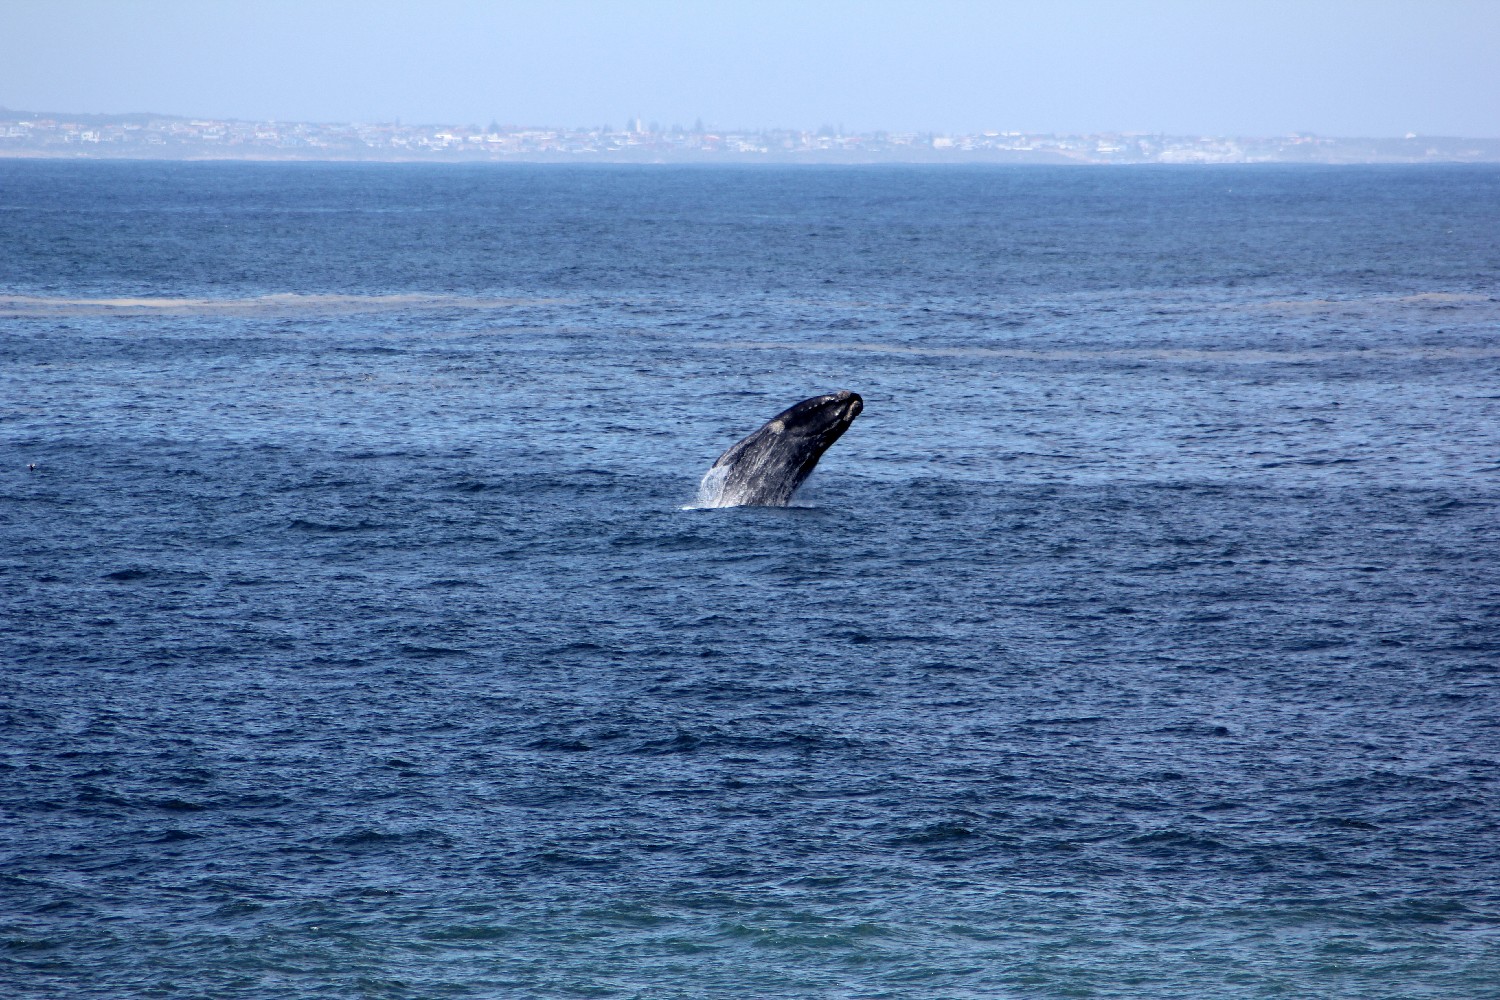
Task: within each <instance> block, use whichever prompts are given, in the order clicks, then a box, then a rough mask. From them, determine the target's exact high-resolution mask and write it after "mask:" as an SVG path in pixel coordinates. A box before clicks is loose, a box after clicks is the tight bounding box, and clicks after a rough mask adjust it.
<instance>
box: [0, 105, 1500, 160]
mask: <svg viewBox="0 0 1500 1000" xmlns="http://www.w3.org/2000/svg"><path fill="white" fill-rule="evenodd" d="M0 157H5V158H12V159H14V158H83V159H158V160H264V161H281V160H286V161H295V160H336V161H371V162H397V163H402V162H424V163H425V162H464V163H473V162H517V163H758V162H764V163H851V164H852V163H1087V164H1109V163H1201V164H1206V163H1326V164H1355V163H1500V139H1466V138H1457V137H1434V136H1417V135H1412V134H1408V135H1406V136H1403V137H1401V138H1364V139H1360V138H1329V137H1325V136H1315V135H1307V134H1292V135H1285V136H1274V137H1226V136H1196V135H1194V136H1178V135H1159V134H1144V133H1138V132H1110V133H1100V134H1097V135H1054V134H1042V133H1033V132H975V133H969V134H963V135H946V134H942V133H934V132H859V133H846V132H843V131H842V130H838V129H832V128H824V129H819V130H817V131H804V130H798V129H764V130H746V129H728V130H721V129H712V128H704V127H703V126H702V125H701V124H697V125H694V126H693V127H692V128H681V127H678V126H672V127H669V128H662V127H660V126H658V125H655V124H654V123H653V124H650V125H646V124H644V123H642V122H641V121H639V120H633V121H632V122H630V123H629V124H628V126H627V127H625V128H622V129H615V128H612V127H610V126H601V127H598V128H524V127H519V126H514V125H500V124H498V123H493V122H492V123H491V124H490V125H489V126H487V127H484V128H481V127H479V126H477V125H466V126H461V125H402V124H400V123H399V122H396V123H389V124H320V123H312V122H270V121H267V122H249V121H237V120H232V119H209V118H182V117H175V116H170V115H153V114H132V115H83V114H57V113H49V114H41V113H24V112H18V111H9V110H6V109H3V108H0Z"/></svg>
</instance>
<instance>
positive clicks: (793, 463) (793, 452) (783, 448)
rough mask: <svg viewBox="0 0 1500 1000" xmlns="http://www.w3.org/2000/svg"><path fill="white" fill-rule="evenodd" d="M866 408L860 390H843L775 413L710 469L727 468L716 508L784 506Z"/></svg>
mask: <svg viewBox="0 0 1500 1000" xmlns="http://www.w3.org/2000/svg"><path fill="white" fill-rule="evenodd" d="M864 407H865V401H864V400H863V399H862V398H860V395H859V393H857V392H850V391H849V390H847V389H840V390H839V391H838V392H831V393H828V394H827V395H826V396H814V397H812V398H811V399H804V400H803V401H802V402H800V403H798V404H797V405H795V406H792V407H789V408H788V409H785V410H783V411H781V412H780V413H778V414H776V416H774V417H772V418H771V419H770V420H768V421H766V423H765V426H763V427H761V428H760V430H758V431H756V432H755V433H753V434H751V435H749V436H748V437H745V438H744V439H742V440H741V441H739V442H738V443H736V444H734V445H733V446H731V447H730V449H729V450H728V451H726V452H724V454H722V455H720V456H719V458H718V461H716V462H714V464H713V465H712V466H710V467H709V473H710V474H712V473H713V470H715V469H721V468H722V469H725V470H726V471H725V473H724V480H723V486H722V488H721V489H720V490H719V492H718V496H717V497H716V498H715V502H714V506H719V507H732V506H755V507H785V506H786V505H787V504H788V503H789V502H790V501H791V499H792V494H794V493H796V492H797V487H799V486H801V485H802V483H803V482H804V481H805V480H806V479H807V477H808V476H809V475H811V474H812V471H813V467H814V466H816V465H817V464H818V459H820V458H822V457H823V453H824V452H825V451H827V450H828V449H829V448H830V447H831V446H832V445H833V443H834V442H835V441H837V440H838V439H839V438H840V437H841V436H842V435H843V433H844V432H845V431H846V430H848V429H849V425H850V424H852V423H853V422H854V418H855V417H857V416H859V415H860V413H861V412H862V411H863V410H864Z"/></svg>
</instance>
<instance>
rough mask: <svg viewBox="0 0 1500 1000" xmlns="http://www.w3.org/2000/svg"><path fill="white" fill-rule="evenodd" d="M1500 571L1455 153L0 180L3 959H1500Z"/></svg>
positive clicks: (492, 989) (699, 963)
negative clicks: (1176, 163)
mask: <svg viewBox="0 0 1500 1000" xmlns="http://www.w3.org/2000/svg"><path fill="white" fill-rule="evenodd" d="M836 388H848V389H853V390H856V391H858V392H859V393H861V394H862V395H863V396H864V398H865V412H864V415H863V416H861V417H860V419H859V420H858V421H857V422H856V423H855V425H854V426H853V428H852V429H851V430H850V431H849V433H848V434H846V435H845V436H844V438H843V439H842V440H841V441H840V442H839V443H838V444H837V445H836V446H835V447H834V448H833V449H832V450H831V451H830V452H829V453H828V455H827V456H826V457H825V458H824V460H823V463H822V465H821V466H820V468H819V471H818V473H817V474H816V475H815V476H814V477H813V480H812V481H811V482H810V483H809V485H808V487H807V488H806V489H805V491H804V493H802V494H800V495H799V503H800V504H801V505H800V506H798V507H793V508H787V509H753V508H738V509H727V510H693V509H684V508H685V507H687V506H688V505H689V504H690V503H691V501H692V499H693V497H694V494H695V491H696V488H697V483H698V478H699V476H700V475H701V474H702V472H703V471H704V470H705V469H706V468H707V467H708V465H709V463H710V462H712V460H713V459H714V457H715V456H717V455H718V454H719V452H721V451H722V450H723V449H724V448H725V447H726V446H728V445H729V444H730V443H732V442H733V441H734V440H736V439H737V438H738V437H740V436H742V435H743V434H745V433H748V432H749V431H750V430H753V429H754V428H755V427H756V426H758V425H759V424H760V423H761V422H762V421H764V420H765V419H767V418H768V417H769V416H771V415H772V414H774V413H775V412H777V411H778V410H780V409H782V408H784V407H785V406H787V405H789V404H790V403H792V402H795V401H796V400H798V399H801V398H803V397H805V396H810V395H813V394H815V393H821V392H825V391H829V390H832V389H836ZM33 463H34V464H35V466H36V468H35V469H34V470H31V469H28V468H27V466H28V465H29V464H33ZM1497 552H1500V171H1497V170H1495V169H1493V168H1458V167H1454V168H1442V169H1428V168H1416V167H1412V168H1400V169H1378V168H1350V169H1342V168H1340V169H1286V168H1274V167H1264V168H1224V169H1203V170H1197V169H1149V168H1147V169H1119V170H1115V169H1100V170H1092V169H1044V168H1037V169H1030V168H1011V169H1004V168H1002V169H973V170H970V169H960V168H953V169H899V168H886V169H840V168H828V169H733V168H723V169H676V168H654V169H631V168H600V169H576V170H575V169H571V168H563V167H535V168H532V167H503V168H485V167H476V168H463V167H442V168H421V167H400V166H359V167H354V166H338V167H333V166H312V165H285V166H280V165H278V166H270V165H267V166H237V165H192V164H189V165H166V164H135V165H116V164H91V163H76V164H75V163H62V162H36V163H14V162H12V163H0V650H3V652H0V658H3V664H4V670H3V672H0V983H3V986H4V993H5V995H6V996H17V997H59V996H69V997H101V998H103V997H110V998H114V997H127V996H129V997H135V996H155V997H206V996H211V997H303V996H307V997H312V996H327V997H353V996H360V997H392V998H396V997H568V996H595V997H640V998H661V997H681V998H696V997H746V996H755V997H773V996H774V997H783V996H784V997H872V998H873V997H955V998H956V997H1027V998H1030V997H1120V998H1126V997H1129V998H1142V997H1150V998H1154V997H1181V998H1200V997H1206V996H1213V997H1320V998H1330V997H1340V998H1342V997H1443V998H1454V997H1459V998H1468V997H1473V998H1479V997H1493V996H1495V995H1496V986H1495V984H1496V983H1497V982H1500V802H1497V795H1496V793H1497V779H1500V558H1497Z"/></svg>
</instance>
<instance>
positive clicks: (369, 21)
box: [0, 0, 1500, 137]
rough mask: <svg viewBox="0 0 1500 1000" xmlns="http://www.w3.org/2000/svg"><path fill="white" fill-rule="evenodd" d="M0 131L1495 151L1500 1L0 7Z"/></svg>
mask: <svg viewBox="0 0 1500 1000" xmlns="http://www.w3.org/2000/svg"><path fill="white" fill-rule="evenodd" d="M0 37H3V39H4V41H3V51H0V105H3V106H6V107H10V108H15V109H21V110H41V111H54V110H55V111H99V112H125V111H154V112H162V113H169V114H184V115H201V116H214V117H236V118H249V119H279V120H298V121H391V120H393V119H396V118H400V119H401V120H402V121H404V122H407V123H451V124H467V123H474V124H480V125H484V124H487V123H489V122H490V121H491V120H498V121H499V122H501V123H505V124H511V123H514V124H548V125H600V124H613V125H615V126H617V127H619V126H622V125H623V124H624V123H625V121H626V120H627V119H628V118H630V117H634V116H640V117H641V118H643V119H645V120H647V121H657V122H660V123H661V124H662V125H671V124H673V123H680V124H683V125H691V124H692V123H693V121H694V120H695V119H699V118H701V119H702V120H703V121H704V122H706V123H708V124H710V125H717V126H719V127H725V128H730V127H759V126H774V125H781V126H788V127H799V128H817V127H819V126H822V125H825V124H826V125H834V126H838V125H842V126H843V127H844V128H845V129H848V130H851V131H868V130H874V129H892V130H913V129H914V130H923V131H925V130H933V131H939V132H971V131H982V130H986V129H996V130H1009V129H1020V130H1036V131H1046V132H1100V131H1111V130H1122V131H1148V132H1168V133H1196V132H1202V133H1217V134H1224V133H1229V134H1236V133H1237V134H1259V135H1267V134H1278V133H1284V132H1289V131H1311V132H1319V133H1322V134H1325V135H1345V136H1350V135H1360V136H1363V135H1401V134H1403V133H1405V132H1416V133H1419V134H1429V135H1468V136H1486V137H1500V0H1295V2H1281V0H1232V2H1231V0H1115V2H1103V0H1044V2H1043V0H1039V2H1031V3H1017V2H1004V0H992V2H980V0H972V2H959V0H947V2H945V0H924V2H894V0H866V2H845V0H828V2H820V0H800V2H781V0H718V2H715V0H699V2H684V0H677V2H671V0H618V2H602V0H594V2H589V0H545V2H533V0H509V2H506V0H492V2H481V0H422V2H410V3H407V2H391V0H358V2H334V0H291V2H288V0H133V2H132V0H0Z"/></svg>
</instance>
